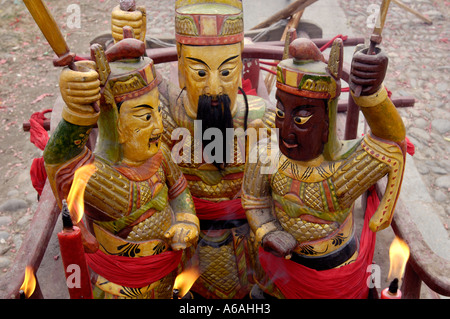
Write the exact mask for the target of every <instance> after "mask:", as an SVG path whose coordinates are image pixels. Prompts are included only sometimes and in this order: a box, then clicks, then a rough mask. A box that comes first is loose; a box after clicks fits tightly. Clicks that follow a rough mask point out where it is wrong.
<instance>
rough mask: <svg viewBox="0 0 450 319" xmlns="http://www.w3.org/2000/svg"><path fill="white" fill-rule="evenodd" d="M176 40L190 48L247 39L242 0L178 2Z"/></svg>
mask: <svg viewBox="0 0 450 319" xmlns="http://www.w3.org/2000/svg"><path fill="white" fill-rule="evenodd" d="M175 37H176V40H177V42H178V43H181V44H190V45H223V44H234V43H239V42H241V41H242V40H243V39H244V17H243V12H242V0H177V1H176V3H175Z"/></svg>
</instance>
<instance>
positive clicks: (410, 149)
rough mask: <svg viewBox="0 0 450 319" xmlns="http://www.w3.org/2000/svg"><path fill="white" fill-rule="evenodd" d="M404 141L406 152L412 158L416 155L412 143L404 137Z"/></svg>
mask: <svg viewBox="0 0 450 319" xmlns="http://www.w3.org/2000/svg"><path fill="white" fill-rule="evenodd" d="M405 140H406V152H408V154H409V155H411V156H413V155H414V154H415V153H416V147H415V146H414V144H413V143H411V141H410V140H409V138H407V137H405Z"/></svg>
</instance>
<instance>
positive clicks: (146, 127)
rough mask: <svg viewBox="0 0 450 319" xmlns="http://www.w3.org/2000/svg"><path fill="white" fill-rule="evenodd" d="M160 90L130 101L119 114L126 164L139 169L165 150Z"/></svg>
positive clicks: (121, 141) (127, 101)
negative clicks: (162, 137)
mask: <svg viewBox="0 0 450 319" xmlns="http://www.w3.org/2000/svg"><path fill="white" fill-rule="evenodd" d="M159 104H160V102H159V93H158V90H152V91H150V92H148V93H146V94H144V95H142V96H140V97H137V98H134V99H130V100H126V101H124V102H123V103H122V105H121V107H120V112H119V142H120V144H121V145H122V149H123V162H124V163H125V164H127V165H130V166H139V165H141V164H143V163H144V162H145V161H146V160H147V159H149V158H150V157H152V156H153V155H155V154H156V153H157V152H158V150H159V148H160V147H161V141H160V138H161V134H162V133H163V123H162V117H161V109H160V106H159Z"/></svg>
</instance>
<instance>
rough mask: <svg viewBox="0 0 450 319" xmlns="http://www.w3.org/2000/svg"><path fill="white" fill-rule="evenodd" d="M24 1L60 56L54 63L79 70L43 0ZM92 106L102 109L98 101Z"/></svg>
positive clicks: (97, 110) (95, 108) (97, 109)
mask: <svg viewBox="0 0 450 319" xmlns="http://www.w3.org/2000/svg"><path fill="white" fill-rule="evenodd" d="M23 2H24V3H25V5H26V7H27V9H28V11H29V12H30V13H31V16H32V17H33V19H34V21H35V22H36V24H37V25H38V27H39V29H41V31H42V33H43V34H44V37H45V38H46V39H47V41H48V43H49V44H50V46H51V48H52V49H53V51H54V52H55V54H56V55H57V56H58V58H57V59H54V60H53V65H55V66H68V67H69V68H70V69H71V70H73V71H78V70H77V67H76V65H75V63H74V61H75V54H74V53H72V52H70V49H69V47H68V46H67V43H66V40H65V39H64V37H63V35H62V34H61V30H60V29H59V27H58V24H57V23H56V21H55V19H54V18H53V16H52V15H51V13H50V11H49V10H48V8H47V6H46V5H45V3H44V2H43V1H42V0H23ZM92 107H93V108H94V110H95V111H96V112H99V110H100V109H99V107H98V105H97V103H93V104H92Z"/></svg>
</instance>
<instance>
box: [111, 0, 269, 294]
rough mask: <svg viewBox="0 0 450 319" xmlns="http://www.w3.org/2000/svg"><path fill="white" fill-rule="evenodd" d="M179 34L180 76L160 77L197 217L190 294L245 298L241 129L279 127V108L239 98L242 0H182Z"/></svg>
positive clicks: (169, 131)
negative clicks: (194, 273)
mask: <svg viewBox="0 0 450 319" xmlns="http://www.w3.org/2000/svg"><path fill="white" fill-rule="evenodd" d="M113 16H114V17H116V18H113V24H114V23H115V22H114V21H115V20H116V21H117V26H120V25H121V24H122V23H124V22H123V21H124V20H127V19H129V20H130V23H135V24H136V25H138V24H139V25H142V24H141V23H140V22H139V20H140V18H139V13H137V14H136V13H135V12H123V10H122V11H116V12H114V13H113ZM114 28H115V27H113V30H114ZM116 29H117V28H116ZM175 31H176V42H177V52H178V79H177V80H173V79H169V77H168V76H165V75H164V74H163V77H164V76H165V77H164V81H163V82H162V83H161V84H160V85H159V89H160V92H161V95H162V96H163V97H161V101H162V104H163V108H162V116H163V122H164V127H165V133H164V135H163V137H162V138H163V141H164V142H165V143H167V145H169V148H170V149H171V150H172V154H173V156H174V157H175V158H176V159H177V160H176V161H177V163H178V165H179V167H180V169H181V171H182V172H183V174H184V176H185V177H186V179H187V183H188V187H189V189H190V191H191V193H192V196H193V199H194V203H195V208H196V213H197V216H198V217H199V219H200V228H201V232H200V240H199V244H198V247H197V250H196V252H195V254H194V257H193V258H192V262H193V264H194V265H195V266H199V268H200V271H201V276H200V277H199V279H197V281H196V282H195V284H194V286H193V288H192V289H191V290H192V291H194V292H196V293H198V294H200V295H201V296H202V297H204V298H224V299H225V298H243V297H245V296H247V295H248V293H249V291H250V289H251V286H252V281H253V267H252V264H253V261H252V260H253V257H252V251H251V250H250V248H251V247H250V245H249V244H248V237H249V227H248V223H247V220H246V216H245V212H244V210H243V209H242V205H241V199H240V193H241V186H242V179H243V174H244V165H245V158H246V138H244V131H245V130H246V129H247V127H252V128H266V130H269V129H270V127H274V118H275V113H274V109H273V108H272V109H269V108H268V105H267V104H266V102H265V100H263V99H261V98H259V97H257V96H246V95H245V94H238V93H239V91H241V93H242V89H241V86H242V85H241V82H242V80H241V77H242V51H243V40H244V33H243V31H244V29H243V12H242V1H240V0H217V1H202V0H197V1H191V0H190V1H186V0H178V1H176V3H175ZM117 38H118V39H120V34H118V35H117ZM170 80H172V82H171V81H170ZM176 82H179V83H176ZM177 84H179V85H177ZM180 90H181V92H180ZM239 129H240V133H239ZM227 130H228V131H229V130H235V131H234V132H235V133H236V136H237V138H234V137H231V138H230V137H228V135H227V133H226V132H227Z"/></svg>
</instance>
